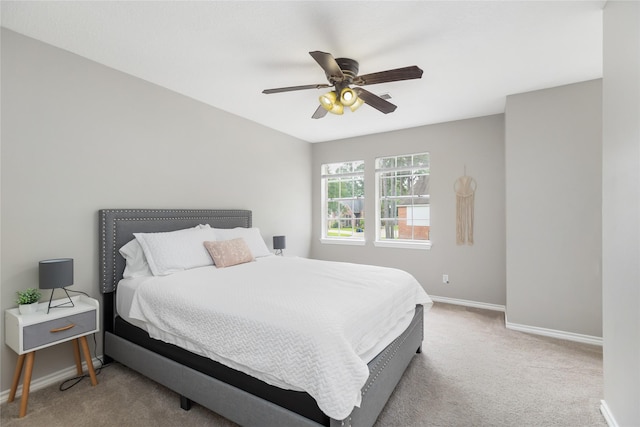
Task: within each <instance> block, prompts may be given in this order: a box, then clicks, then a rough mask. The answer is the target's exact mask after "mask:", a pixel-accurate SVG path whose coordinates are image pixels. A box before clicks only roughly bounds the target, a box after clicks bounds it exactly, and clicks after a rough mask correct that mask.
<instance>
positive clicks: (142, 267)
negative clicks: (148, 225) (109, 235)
mask: <svg viewBox="0 0 640 427" xmlns="http://www.w3.org/2000/svg"><path fill="white" fill-rule="evenodd" d="M194 228H211V226H210V225H209V224H199V225H196V226H195V227H194ZM119 252H120V255H122V257H123V258H124V260H125V262H126V263H125V266H124V273H122V277H123V278H125V279H131V278H133V277H141V276H153V273H152V272H151V269H150V268H149V264H148V263H147V258H146V257H145V256H144V251H143V250H142V246H140V243H139V242H138V240H137V239H135V238H133V239H132V240H131V241H130V242H129V243H127V244H126V245H124V246H122V247H121V248H120V250H119Z"/></svg>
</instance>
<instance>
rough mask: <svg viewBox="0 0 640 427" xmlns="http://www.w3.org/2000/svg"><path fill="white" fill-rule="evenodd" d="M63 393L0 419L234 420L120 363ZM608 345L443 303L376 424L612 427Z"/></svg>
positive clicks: (10, 422)
mask: <svg viewBox="0 0 640 427" xmlns="http://www.w3.org/2000/svg"><path fill="white" fill-rule="evenodd" d="M98 381H99V384H98V385H97V386H96V387H91V385H90V384H89V381H88V379H85V380H83V381H82V382H80V383H79V384H78V385H76V386H75V387H72V388H71V389H69V390H67V391H65V392H61V391H59V390H58V386H57V385H55V386H51V387H48V388H45V389H42V390H38V391H36V392H33V393H31V395H30V396H29V409H28V412H27V416H26V417H24V418H22V419H19V418H17V417H18V410H19V406H20V402H19V398H17V399H16V401H15V402H13V403H11V404H6V403H5V404H3V405H2V406H1V407H0V411H1V414H0V424H1V425H2V426H3V427H17V426H30V427H31V426H35V427H39V426H43V427H44V426H47V427H58V426H60V427H63V426H64V427H71V426H92V427H93V426H95V427H98V426H167V427H169V426H221V427H222V426H224V427H226V426H235V424H234V423H232V422H230V421H227V420H225V419H224V418H222V417H220V416H218V415H217V414H214V413H212V412H211V411H209V410H207V409H205V408H203V407H201V406H199V405H197V404H194V405H193V407H192V409H191V410H190V411H183V410H182V409H180V405H179V397H178V395H176V394H175V393H173V392H172V391H170V390H168V389H166V388H165V387H163V386H161V385H158V384H156V383H154V382H153V381H150V380H148V379H146V378H145V377H142V376H141V375H139V374H137V373H135V372H133V371H131V370H130V369H128V368H126V367H124V366H121V365H119V364H112V365H110V366H108V367H106V368H104V369H103V370H102V372H101V374H100V375H99V376H98ZM602 383H603V381H602V349H601V348H600V347H597V346H592V345H587V344H580V343H574V342H569V341H563V340H559V339H554V338H547V337H541V336H536V335H530V334H526V333H522V332H517V331H512V330H508V329H506V328H505V326H504V314H503V313H500V312H494V311H487V310H479V309H473V308H466V307H461V306H456V305H449V304H442V303H436V304H434V306H433V308H432V309H431V310H430V311H429V312H428V313H427V315H426V318H425V341H424V343H423V352H422V353H421V354H417V355H416V356H415V357H414V358H413V360H412V362H411V364H410V365H409V368H408V369H407V371H406V372H405V374H404V376H403V378H402V379H401V381H400V384H399V385H398V387H397V388H396V390H395V392H394V393H393V395H392V396H391V398H390V399H389V402H388V403H387V405H386V407H385V409H384V410H383V412H382V414H381V415H380V417H379V418H378V421H377V423H376V427H385V426H393V427H396V426H397V427H400V426H402V427H412V426H415V427H422V426H425V427H427V426H443V427H454V426H456V427H457V426H460V427H462V426H464V427H469V426H513V427H527V426H531V427H545V426H562V427H590V426H606V425H607V424H606V422H605V421H604V418H603V417H602V415H601V414H600V411H599V406H600V400H601V399H602V387H603V385H602Z"/></svg>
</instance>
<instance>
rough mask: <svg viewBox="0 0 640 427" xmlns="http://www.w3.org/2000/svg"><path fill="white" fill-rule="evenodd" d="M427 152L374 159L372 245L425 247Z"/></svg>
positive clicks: (428, 219) (428, 220) (428, 215)
mask: <svg viewBox="0 0 640 427" xmlns="http://www.w3.org/2000/svg"><path fill="white" fill-rule="evenodd" d="M429 199H430V197H429V153H417V154H406V155H400V156H390V157H379V158H377V159H376V241H375V245H376V246H391V247H410V248H419V249H429V248H430V247H431V242H430V240H429V233H430V231H431V207H430V200H429Z"/></svg>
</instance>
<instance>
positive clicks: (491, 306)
mask: <svg viewBox="0 0 640 427" xmlns="http://www.w3.org/2000/svg"><path fill="white" fill-rule="evenodd" d="M429 296H430V297H431V299H432V300H433V301H435V302H443V303H445V304H455V305H463V306H465V307H474V308H482V309H485V310H493V311H502V312H504V311H505V308H504V305H498V304H488V303H486V302H477V301H469V300H466V299H457V298H448V297H439V296H436V295H431V294H429Z"/></svg>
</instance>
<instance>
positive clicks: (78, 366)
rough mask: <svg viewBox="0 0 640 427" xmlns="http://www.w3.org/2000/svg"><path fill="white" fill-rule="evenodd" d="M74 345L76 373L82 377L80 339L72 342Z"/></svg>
mask: <svg viewBox="0 0 640 427" xmlns="http://www.w3.org/2000/svg"><path fill="white" fill-rule="evenodd" d="M71 342H72V343H73V356H74V357H75V358H76V372H77V373H78V375H82V360H81V359H80V344H78V339H77V338H76V339H75V340H73V341H71Z"/></svg>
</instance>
